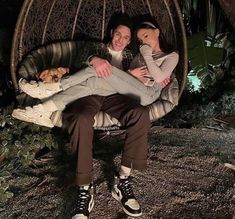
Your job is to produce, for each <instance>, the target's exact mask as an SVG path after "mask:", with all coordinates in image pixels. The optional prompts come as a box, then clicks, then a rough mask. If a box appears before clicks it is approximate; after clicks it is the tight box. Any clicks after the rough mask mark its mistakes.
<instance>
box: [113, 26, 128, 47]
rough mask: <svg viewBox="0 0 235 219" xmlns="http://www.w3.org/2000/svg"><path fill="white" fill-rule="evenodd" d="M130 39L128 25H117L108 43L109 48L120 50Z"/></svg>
mask: <svg viewBox="0 0 235 219" xmlns="http://www.w3.org/2000/svg"><path fill="white" fill-rule="evenodd" d="M130 40H131V30H130V28H129V27H127V26H124V25H119V26H118V27H117V28H116V29H115V30H114V31H113V32H112V41H111V44H110V47H111V49H113V50H114V51H121V50H123V49H124V48H126V46H127V45H128V44H129V43H130Z"/></svg>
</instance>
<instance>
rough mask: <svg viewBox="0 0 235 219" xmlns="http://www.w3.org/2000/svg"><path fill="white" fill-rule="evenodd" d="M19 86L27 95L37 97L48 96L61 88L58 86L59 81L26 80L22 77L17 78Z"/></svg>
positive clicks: (43, 97)
mask: <svg viewBox="0 0 235 219" xmlns="http://www.w3.org/2000/svg"><path fill="white" fill-rule="evenodd" d="M19 88H20V89H21V90H22V91H23V92H25V93H26V94H28V95H29V96H31V97H34V98H38V99H45V98H48V97H50V96H52V95H54V94H56V93H58V92H60V91H61V90H62V89H61V88H60V82H56V83H43V82H41V81H39V82H37V81H30V82H28V81H26V80H25V79H23V78H21V79H20V80H19Z"/></svg>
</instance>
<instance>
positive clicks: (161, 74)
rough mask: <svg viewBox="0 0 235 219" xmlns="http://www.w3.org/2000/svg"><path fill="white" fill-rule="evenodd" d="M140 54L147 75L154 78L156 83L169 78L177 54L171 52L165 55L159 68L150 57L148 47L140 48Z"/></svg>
mask: <svg viewBox="0 0 235 219" xmlns="http://www.w3.org/2000/svg"><path fill="white" fill-rule="evenodd" d="M140 53H141V54H142V56H143V57H144V60H145V62H146V65H147V68H148V71H149V74H150V75H151V76H152V77H153V78H154V80H155V81H156V82H157V83H161V82H162V81H164V80H165V79H167V78H169V77H170V76H171V74H172V72H173V70H174V69H175V67H176V65H177V63H178V60H179V55H178V53H177V52H172V53H169V54H167V55H166V57H165V60H163V62H162V63H161V66H160V67H159V66H158V65H157V64H156V62H155V60H154V59H153V56H152V49H151V47H150V46H148V45H143V46H142V47H141V48H140Z"/></svg>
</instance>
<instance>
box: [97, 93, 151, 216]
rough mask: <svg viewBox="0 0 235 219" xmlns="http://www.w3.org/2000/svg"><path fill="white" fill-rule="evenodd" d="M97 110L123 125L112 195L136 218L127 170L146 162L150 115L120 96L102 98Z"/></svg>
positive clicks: (137, 206) (141, 165)
mask: <svg viewBox="0 0 235 219" xmlns="http://www.w3.org/2000/svg"><path fill="white" fill-rule="evenodd" d="M101 110H103V111H105V112H107V113H108V114H110V115H111V116H113V117H115V118H117V119H118V120H119V121H120V122H121V124H122V125H123V126H124V127H126V139H125V145H124V148H123V152H122V160H121V168H120V171H119V177H117V178H116V179H115V185H114V187H113V191H112V195H113V197H114V198H115V199H116V200H118V201H119V202H120V203H121V204H122V208H123V210H124V212H125V213H126V214H128V215H130V216H133V217H137V216H140V215H141V214H142V211H141V208H140V205H139V203H138V201H137V200H136V198H135V196H134V194H133V191H132V189H131V186H130V182H129V181H130V178H129V176H130V172H131V169H137V170H143V169H145V168H146V165H147V151H148V141H147V134H148V131H149V129H150V125H151V124H150V118H149V112H148V108H147V107H143V106H140V105H139V104H137V103H136V102H134V101H133V100H131V99H129V98H128V97H126V96H122V95H112V96H109V97H106V99H105V101H104V104H103V106H102V108H101Z"/></svg>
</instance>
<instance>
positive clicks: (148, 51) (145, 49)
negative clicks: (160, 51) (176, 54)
mask: <svg viewBox="0 0 235 219" xmlns="http://www.w3.org/2000/svg"><path fill="white" fill-rule="evenodd" d="M140 53H141V55H142V56H143V57H144V56H152V53H153V50H152V48H151V47H150V46H149V45H147V44H143V45H142V46H141V47H140Z"/></svg>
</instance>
